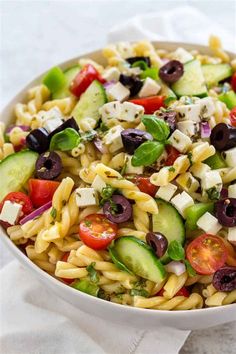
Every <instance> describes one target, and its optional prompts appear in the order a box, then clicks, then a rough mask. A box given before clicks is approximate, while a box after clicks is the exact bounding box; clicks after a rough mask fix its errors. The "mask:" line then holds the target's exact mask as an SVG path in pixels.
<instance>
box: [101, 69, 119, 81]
mask: <svg viewBox="0 0 236 354" xmlns="http://www.w3.org/2000/svg"><path fill="white" fill-rule="evenodd" d="M102 77H103V78H104V79H105V80H106V81H116V82H117V81H119V78H120V71H119V70H118V69H117V68H116V67H115V66H113V67H111V68H108V69H105V70H104V71H103V73H102Z"/></svg>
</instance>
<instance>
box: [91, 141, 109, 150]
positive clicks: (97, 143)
mask: <svg viewBox="0 0 236 354" xmlns="http://www.w3.org/2000/svg"><path fill="white" fill-rule="evenodd" d="M93 142H94V145H95V146H96V148H97V149H98V151H100V152H101V154H107V153H108V149H107V147H106V145H104V144H103V142H102V140H101V139H99V138H95V139H93Z"/></svg>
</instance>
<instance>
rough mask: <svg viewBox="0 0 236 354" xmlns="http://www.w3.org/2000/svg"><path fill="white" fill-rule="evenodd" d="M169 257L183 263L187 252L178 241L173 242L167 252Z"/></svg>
mask: <svg viewBox="0 0 236 354" xmlns="http://www.w3.org/2000/svg"><path fill="white" fill-rule="evenodd" d="M167 253H168V255H169V257H170V258H171V259H172V260H174V261H181V260H183V259H184V258H185V251H184V248H183V246H182V245H181V243H180V242H179V241H177V240H174V241H171V242H170V244H169V247H168V250H167Z"/></svg>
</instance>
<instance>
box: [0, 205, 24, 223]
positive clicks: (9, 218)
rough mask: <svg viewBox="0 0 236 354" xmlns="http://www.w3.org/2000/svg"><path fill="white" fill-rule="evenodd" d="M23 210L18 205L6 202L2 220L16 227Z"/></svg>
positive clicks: (0, 215) (0, 218) (1, 215)
mask: <svg viewBox="0 0 236 354" xmlns="http://www.w3.org/2000/svg"><path fill="white" fill-rule="evenodd" d="M21 210H22V205H21V204H18V203H12V202H10V201H9V200H6V201H5V202H4V204H3V207H2V211H1V214H0V220H1V221H5V222H8V223H9V224H10V225H15V223H16V222H17V221H18V219H19V217H20V214H21Z"/></svg>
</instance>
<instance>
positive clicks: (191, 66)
mask: <svg viewBox="0 0 236 354" xmlns="http://www.w3.org/2000/svg"><path fill="white" fill-rule="evenodd" d="M171 88H172V90H173V91H174V93H175V94H176V95H177V96H178V97H181V96H199V97H204V96H207V88H206V85H205V79H204V76H203V73H202V69H201V63H200V61H199V60H197V59H194V60H191V61H189V62H187V63H186V64H184V74H183V76H182V77H181V78H180V79H179V80H178V81H177V82H175V83H174V84H173V85H172V87H171Z"/></svg>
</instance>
